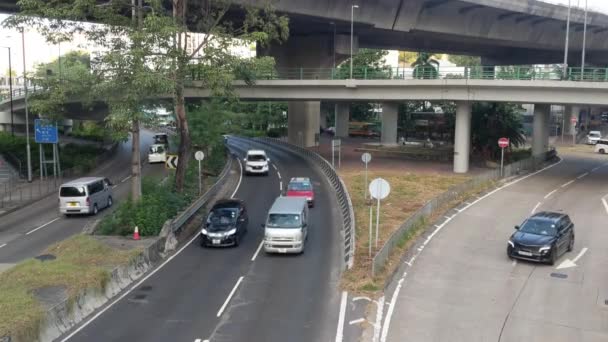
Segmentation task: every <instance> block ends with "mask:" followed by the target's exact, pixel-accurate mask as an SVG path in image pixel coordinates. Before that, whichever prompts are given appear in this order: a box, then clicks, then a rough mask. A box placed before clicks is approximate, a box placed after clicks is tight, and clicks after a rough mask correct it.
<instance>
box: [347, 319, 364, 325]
mask: <svg viewBox="0 0 608 342" xmlns="http://www.w3.org/2000/svg"><path fill="white" fill-rule="evenodd" d="M363 322H365V318H359V319H355V320H352V321H350V322H348V325H353V324H359V323H363Z"/></svg>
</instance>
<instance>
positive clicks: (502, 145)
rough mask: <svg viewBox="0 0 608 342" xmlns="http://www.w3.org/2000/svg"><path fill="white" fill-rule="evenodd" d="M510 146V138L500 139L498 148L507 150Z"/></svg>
mask: <svg viewBox="0 0 608 342" xmlns="http://www.w3.org/2000/svg"><path fill="white" fill-rule="evenodd" d="M508 146H509V138H500V139H498V147H500V148H505V147H508Z"/></svg>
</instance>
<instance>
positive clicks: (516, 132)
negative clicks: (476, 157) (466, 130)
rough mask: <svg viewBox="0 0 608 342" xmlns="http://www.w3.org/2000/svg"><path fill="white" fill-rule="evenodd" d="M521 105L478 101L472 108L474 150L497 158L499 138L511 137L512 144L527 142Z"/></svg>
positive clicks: (518, 144)
mask: <svg viewBox="0 0 608 342" xmlns="http://www.w3.org/2000/svg"><path fill="white" fill-rule="evenodd" d="M521 110H522V109H521V106H519V105H517V104H513V103H489V102H476V103H474V104H473V108H472V123H471V131H472V132H473V138H472V146H473V150H474V151H475V152H477V153H479V154H481V155H482V156H484V157H485V158H488V159H492V158H497V157H498V155H499V153H500V148H499V147H498V143H497V142H498V139H499V138H501V137H506V138H509V140H510V143H511V146H513V147H520V146H523V145H524V144H525V142H526V141H525V137H524V134H523V123H522V118H521Z"/></svg>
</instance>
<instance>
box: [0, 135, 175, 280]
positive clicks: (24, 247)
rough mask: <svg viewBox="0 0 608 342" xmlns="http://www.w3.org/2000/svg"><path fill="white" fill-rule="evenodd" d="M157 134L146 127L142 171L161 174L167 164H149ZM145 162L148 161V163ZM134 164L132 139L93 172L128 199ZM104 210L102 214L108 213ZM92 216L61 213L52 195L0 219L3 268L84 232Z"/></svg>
mask: <svg viewBox="0 0 608 342" xmlns="http://www.w3.org/2000/svg"><path fill="white" fill-rule="evenodd" d="M152 137H153V133H152V132H150V131H147V130H142V133H141V148H142V155H143V157H142V174H143V175H144V176H161V175H162V174H164V172H165V170H164V166H163V165H149V164H148V163H147V153H148V147H149V146H150V145H151V144H152V143H153V141H152V140H153V139H152ZM144 161H145V162H144ZM130 163H131V141H130V140H129V141H127V142H124V143H122V144H120V145H119V147H118V149H117V151H116V153H115V155H114V156H113V157H112V158H111V159H110V160H109V161H108V162H106V163H105V164H103V165H100V166H98V167H97V168H96V169H95V170H94V171H93V172H92V173H91V175H99V176H103V177H108V178H110V179H112V180H114V182H115V183H116V184H115V185H116V188H114V201H115V203H116V204H117V203H119V202H120V200H122V199H126V198H127V197H128V195H129V192H130V182H129V181H128V179H126V178H127V177H128V175H129V174H130V168H129V165H130ZM107 212H108V210H102V211H101V212H100V215H105V214H107ZM93 219H94V217H92V216H77V217H70V218H65V217H63V216H61V215H60V214H59V210H58V202H57V196H55V195H51V196H49V197H46V198H44V199H41V200H39V201H37V202H34V203H32V204H30V205H28V206H26V207H24V208H22V209H19V210H17V211H14V212H12V213H10V214H7V215H5V216H3V217H2V218H1V219H0V246H3V247H1V248H0V270H1V269H2V268H5V267H9V266H10V265H12V264H14V263H17V262H19V261H21V260H24V259H26V258H31V257H34V256H36V255H38V254H40V252H42V251H43V250H44V249H45V248H46V247H48V246H49V245H50V244H52V243H55V242H57V241H61V240H63V239H66V238H67V237H69V236H71V235H74V234H77V233H79V232H81V231H82V229H83V228H84V226H85V225H86V223H87V222H89V221H91V220H93Z"/></svg>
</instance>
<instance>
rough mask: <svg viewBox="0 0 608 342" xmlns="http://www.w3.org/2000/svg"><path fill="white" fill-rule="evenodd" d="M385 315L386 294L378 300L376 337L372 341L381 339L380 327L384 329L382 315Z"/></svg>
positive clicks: (375, 326) (376, 341)
mask: <svg viewBox="0 0 608 342" xmlns="http://www.w3.org/2000/svg"><path fill="white" fill-rule="evenodd" d="M383 315H384V296H382V297H380V299H379V300H378V302H376V323H375V324H374V337H373V339H372V342H378V340H379V339H380V329H382V316H383Z"/></svg>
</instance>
